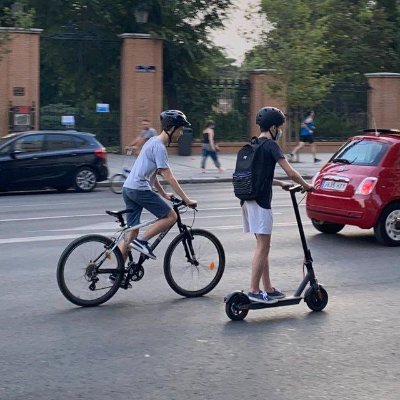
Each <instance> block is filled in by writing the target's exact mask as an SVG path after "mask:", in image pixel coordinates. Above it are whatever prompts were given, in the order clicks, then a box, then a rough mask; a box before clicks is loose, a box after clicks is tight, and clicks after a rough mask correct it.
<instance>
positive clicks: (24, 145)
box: [14, 135, 44, 153]
mask: <svg viewBox="0 0 400 400" xmlns="http://www.w3.org/2000/svg"><path fill="white" fill-rule="evenodd" d="M43 138H44V135H28V136H24V137H22V138H21V139H18V140H16V141H15V142H14V150H17V151H22V152H26V153H32V152H36V151H42V149H43Z"/></svg>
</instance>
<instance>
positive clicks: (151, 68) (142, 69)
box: [136, 65, 156, 72]
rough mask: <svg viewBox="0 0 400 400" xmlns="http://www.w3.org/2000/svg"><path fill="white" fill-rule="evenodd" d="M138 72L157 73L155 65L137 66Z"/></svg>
mask: <svg viewBox="0 0 400 400" xmlns="http://www.w3.org/2000/svg"><path fill="white" fill-rule="evenodd" d="M136 72H156V67H155V66H154V65H136Z"/></svg>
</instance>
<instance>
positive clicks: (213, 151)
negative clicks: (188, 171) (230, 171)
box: [201, 121, 224, 173]
mask: <svg viewBox="0 0 400 400" xmlns="http://www.w3.org/2000/svg"><path fill="white" fill-rule="evenodd" d="M214 130H215V123H214V121H207V123H206V125H205V127H204V130H203V145H202V158H201V172H203V173H204V172H206V160H207V158H208V157H211V159H212V160H213V162H214V164H215V166H216V167H217V168H218V171H219V172H224V169H223V168H222V167H221V163H220V162H219V160H218V154H217V152H218V151H219V147H218V145H217V144H216V143H215V134H214Z"/></svg>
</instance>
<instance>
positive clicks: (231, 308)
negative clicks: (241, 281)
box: [225, 293, 250, 321]
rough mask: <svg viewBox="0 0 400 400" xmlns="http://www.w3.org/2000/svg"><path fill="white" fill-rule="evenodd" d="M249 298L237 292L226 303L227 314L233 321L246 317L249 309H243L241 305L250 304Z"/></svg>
mask: <svg viewBox="0 0 400 400" xmlns="http://www.w3.org/2000/svg"><path fill="white" fill-rule="evenodd" d="M249 303H250V300H249V298H248V297H247V296H246V295H245V294H243V293H235V294H234V295H232V297H231V298H230V299H229V300H228V301H227V302H226V304H225V312H226V315H227V316H228V317H229V318H230V319H231V320H232V321H241V320H243V319H245V318H246V316H247V314H248V313H249V310H241V309H240V308H239V307H240V306H241V305H244V304H249Z"/></svg>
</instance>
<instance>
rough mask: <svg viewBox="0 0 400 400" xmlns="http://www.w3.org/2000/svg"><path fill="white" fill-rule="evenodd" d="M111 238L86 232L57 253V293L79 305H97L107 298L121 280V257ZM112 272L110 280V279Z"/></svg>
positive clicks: (122, 270) (116, 288)
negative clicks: (58, 255)
mask: <svg viewBox="0 0 400 400" xmlns="http://www.w3.org/2000/svg"><path fill="white" fill-rule="evenodd" d="M112 245H113V242H112V240H111V239H109V238H107V237H105V236H101V235H86V236H82V237H80V238H78V239H75V240H74V241H73V242H72V243H70V244H69V245H68V246H67V247H66V249H65V250H64V252H63V253H62V254H61V257H60V260H59V261H58V266H57V283H58V287H59V288H60V290H61V293H62V294H63V295H64V296H65V297H66V298H67V299H68V300H69V301H70V302H71V303H74V304H76V305H78V306H82V307H93V306H98V305H99V304H102V303H104V302H106V301H107V300H109V299H110V298H111V297H112V296H114V294H115V293H116V291H117V290H118V289H119V286H120V284H121V282H122V279H123V274H124V259H123V257H122V254H121V252H120V250H119V248H118V247H116V248H115V249H113V250H112V251H111V250H110V249H111V248H112ZM110 275H113V278H114V279H110V278H109V277H110Z"/></svg>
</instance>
